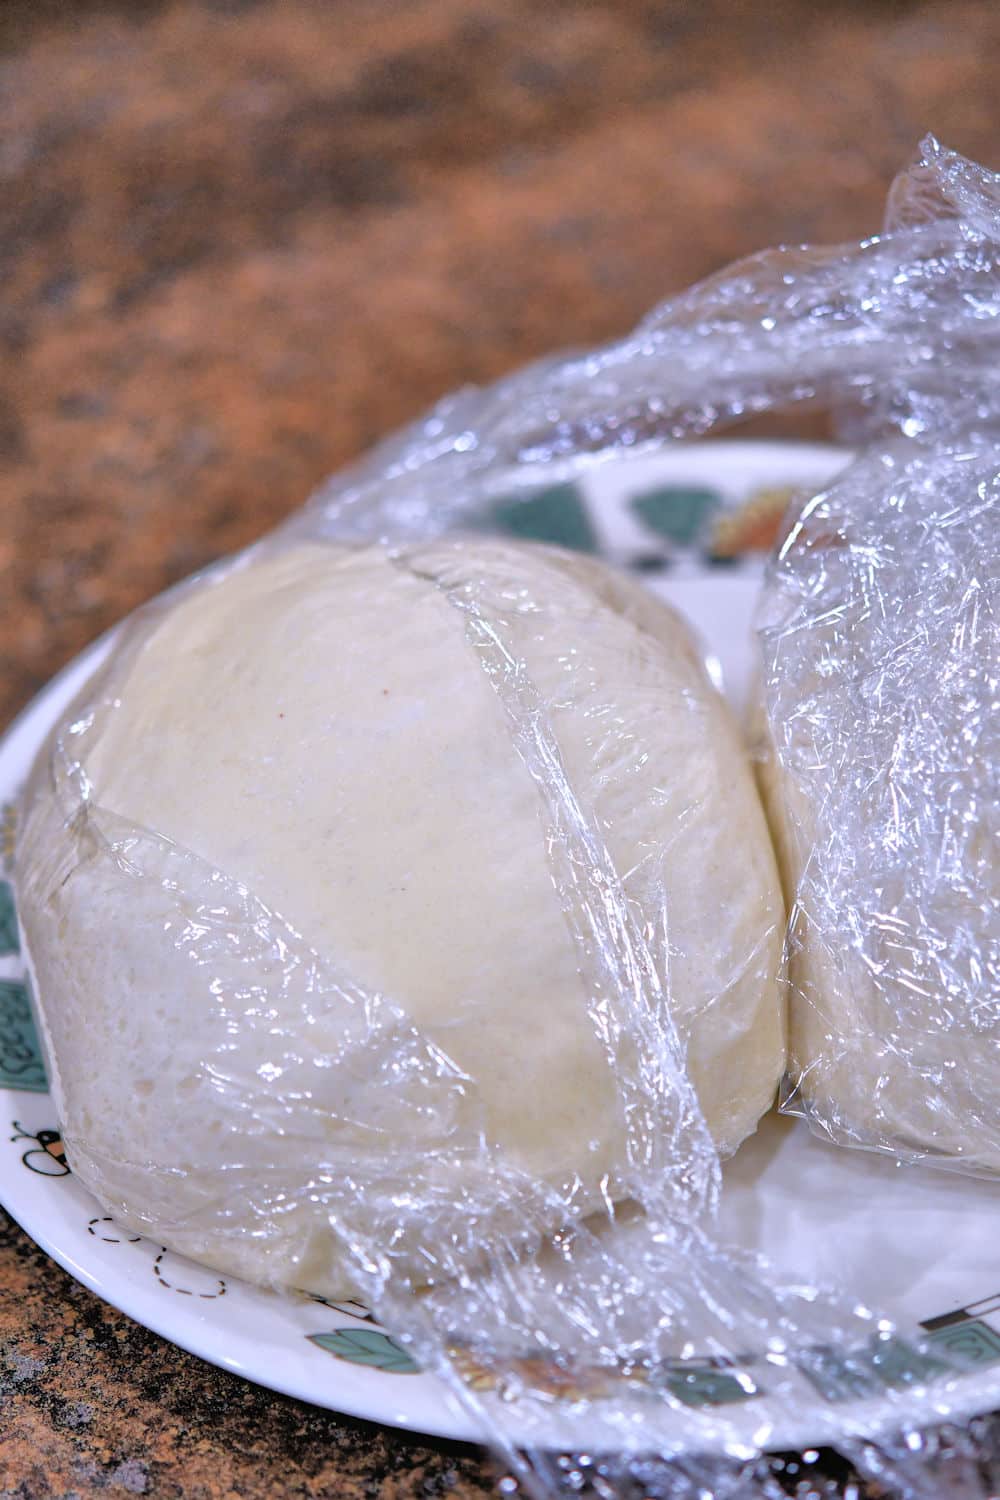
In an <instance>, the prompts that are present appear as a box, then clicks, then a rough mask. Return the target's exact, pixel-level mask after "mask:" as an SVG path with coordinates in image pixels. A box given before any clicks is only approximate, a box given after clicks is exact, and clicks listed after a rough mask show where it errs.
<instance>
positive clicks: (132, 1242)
mask: <svg viewBox="0 0 1000 1500" xmlns="http://www.w3.org/2000/svg"><path fill="white" fill-rule="evenodd" d="M845 459H846V455H845V454H844V453H843V452H841V451H839V450H836V449H831V448H826V447H817V446H813V445H800V444H773V443H744V442H729V443H705V444H701V445H698V446H694V447H691V448H677V449H673V450H671V451H668V452H664V453H661V454H658V455H657V456H655V457H641V458H632V459H624V460H622V461H621V462H619V463H615V464H611V465H608V466H604V467H601V468H599V469H596V470H594V471H593V472H592V473H590V474H589V475H588V476H587V477H586V478H585V479H584V480H582V481H580V482H579V483H578V484H577V485H576V486H575V487H574V486H559V487H557V488H556V489H555V490H553V489H552V488H547V487H546V486H545V484H544V481H543V480H540V482H539V490H538V494H537V496H535V497H534V498H533V499H532V500H531V501H530V502H529V503H528V505H527V506H523V505H522V506H521V507H520V508H517V509H515V508H514V507H513V506H512V507H510V508H509V509H508V508H507V507H505V506H503V505H500V506H499V507H498V508H497V517H496V519H497V523H498V524H499V525H500V526H501V527H503V528H504V529H506V530H513V531H516V532H518V533H520V534H522V535H524V534H529V535H534V536H540V537H544V538H548V539H551V540H557V541H563V542H567V543H571V544H575V545H582V546H586V547H588V548H590V549H591V550H595V551H598V552H601V553H603V554H604V555H606V556H607V557H609V558H611V559H612V560H614V561H616V562H618V563H621V564H623V565H625V566H627V567H630V568H633V569H635V570H636V571H638V572H640V573H641V574H642V576H643V577H644V578H645V580H646V581H647V582H648V584H649V586H650V587H651V588H652V589H653V590H654V591H655V592H657V593H658V594H661V595H662V596H663V597H665V598H667V599H669V600H671V601H672V602H673V603H675V604H677V605H678V606H679V607H680V608H681V609H682V610H683V611H684V612H685V613H686V614H687V615H688V616H689V618H691V619H692V620H693V622H694V624H695V625H696V626H697V628H698V629H699V630H700V631H701V633H702V636H703V637H704V639H705V641H706V643H707V645H708V647H709V649H710V651H711V652H712V653H714V655H715V656H716V657H717V659H718V662H719V664H720V666H721V671H722V674H723V677H724V680H725V685H726V689H727V691H728V692H729V693H730V694H731V696H732V697H733V698H734V700H735V701H736V702H737V703H742V702H743V701H744V699H745V695H746V692H747V686H748V680H749V672H750V661H751V655H750V652H751V634H750V620H751V615H752V611H753V607H754V602H755V598H756V594H757V590H758V586H759V580H760V573H761V566H762V553H761V552H760V551H757V550H755V549H754V542H755V541H756V543H757V544H759V545H766V543H767V541H768V539H769V536H770V535H772V534H773V532H774V530H775V529H776V526H777V524H778V517H779V516H780V514H781V512H782V510H783V508H784V505H785V503H786V502H787V500H788V499H789V497H790V493H791V491H793V490H797V489H804V490H810V491H812V490H815V489H818V488H820V487H822V485H823V484H825V483H826V482H827V480H828V479H829V478H830V477H831V476H832V475H833V474H834V473H835V472H836V470H837V469H838V468H839V467H840V466H841V465H842V464H843V463H844V462H845ZM106 649H107V641H104V642H98V643H97V645H96V646H94V647H92V648H91V649H90V650H89V651H88V652H86V653H85V654H84V655H83V656H82V657H80V658H79V659H78V660H77V661H76V662H74V663H73V664H72V665H71V666H70V667H69V668H67V669H66V671H64V672H63V673H61V674H60V675H59V676H58V677H57V678H56V679H55V680H54V681H53V682H52V683H51V684H50V685H49V687H48V688H47V689H46V690H45V691H44V692H43V693H42V694H41V695H40V696H39V697H38V699H36V701H35V702H34V703H33V704H32V705H31V707H30V708H29V709H28V710H27V711H26V712H25V713H24V714H23V715H22V716H21V718H20V719H19V720H18V721H17V722H16V723H15V724H14V725H13V726H12V728H11V729H10V730H9V731H8V733H7V735H6V736H5V738H4V739H3V741H2V742H0V807H2V809H3V822H2V824H0V839H2V843H0V861H2V863H0V1199H2V1201H3V1203H4V1205H5V1207H6V1208H7V1209H8V1210H9V1212H10V1213H11V1214H12V1215H13V1216H14V1218H16V1219H17V1220H18V1222H19V1223H20V1224H21V1225H22V1226H23V1227H24V1228H25V1229H26V1230H27V1232H28V1233H29V1234H30V1235H31V1236H32V1237H33V1238H34V1239H35V1240H36V1241H37V1242H38V1244H39V1245H40V1246H41V1247H42V1248H43V1249H44V1250H46V1251H47V1252H48V1253H49V1254H50V1255H51V1256H53V1258H54V1259H55V1260H57V1261H58V1262H59V1263H60V1264H61V1265H62V1266H63V1267H65V1269H66V1270H68V1271H69V1272H70V1273H71V1274H72V1275H73V1276H75V1277H77V1278H78V1279H79V1280H80V1281H82V1282H83V1283H84V1284H85V1285H86V1286H88V1287H90V1289H91V1290H92V1291H94V1292H96V1293H97V1295H98V1296H100V1297H103V1298H104V1299H105V1300H106V1301H107V1302H110V1303H112V1304H113V1305H114V1306H116V1307H119V1308H121V1309H122V1310H123V1311H124V1312H126V1313H127V1314H129V1316H131V1317H133V1318H135V1319H136V1321H137V1322H139V1323H142V1324H144V1325H145V1326H146V1327H147V1328H150V1329H152V1330H153V1331H154V1332H156V1333H159V1334H162V1335H163V1337H164V1338H167V1339H170V1340H171V1341H172V1342H173V1343H175V1344H179V1345H180V1346H181V1347H182V1348H184V1349H188V1350H190V1351H191V1352H192V1353H195V1354H198V1355H200V1356H201V1357H202V1358H204V1359H207V1360H209V1361H211V1362H212V1363H214V1364H217V1365H221V1366H224V1367H225V1368H227V1369H230V1370H233V1371H235V1372H236V1373H237V1374H240V1375H243V1376H245V1377H246V1378H247V1379H249V1380H254V1381H257V1382H258V1383H260V1384H261V1385H265V1386H269V1387H271V1388H272V1389H274V1390H278V1391H283V1392H286V1393H287V1394H289V1395H292V1396H297V1397H301V1398H302V1399H304V1400H307V1401H311V1402H314V1403H316V1404H318V1405H320V1406H326V1407H330V1408H332V1409H333V1410H336V1411H342V1412H346V1413H350V1414H352V1415H355V1416H359V1417H366V1418H369V1419H371V1420H373V1421H376V1422H383V1423H389V1424H393V1425H395V1426H400V1427H408V1428H413V1429H416V1430H418V1431H421V1432H427V1433H434V1434H438V1435H441V1436H445V1437H451V1438H476V1437H477V1436H478V1435H479V1434H478V1432H477V1430H476V1429H475V1427H474V1426H473V1425H472V1424H471V1422H470V1419H469V1417H468V1416H467V1415H466V1414H465V1413H464V1412H462V1411H460V1410H458V1408H457V1407H456V1406H455V1405H454V1404H453V1402H452V1400H451V1398H450V1397H449V1395H448V1393H447V1392H446V1391H445V1390H444V1388H443V1387H442V1386H441V1385H440V1384H439V1383H438V1381H437V1380H436V1379H434V1378H432V1377H431V1376H428V1375H424V1374H423V1373H421V1372H420V1371H418V1370H417V1369H416V1368H415V1367H414V1365H413V1363H412V1361H411V1360H410V1359H409V1357H408V1356H407V1354H406V1353H405V1352H404V1351H403V1350H401V1349H400V1348H398V1347H397V1346H396V1345H395V1344H394V1343H393V1342H392V1340H391V1339H390V1338H389V1337H388V1335H386V1334H385V1333H383V1332H382V1331H381V1330H380V1329H378V1328H377V1326H376V1325H375V1324H374V1323H373V1322H372V1321H371V1319H370V1318H369V1317H368V1315H367V1313H366V1311H365V1309H364V1308H361V1307H359V1306H357V1305H355V1304H339V1305H330V1304H326V1303H321V1302H318V1301H316V1300H313V1299H311V1298H309V1297H305V1296H279V1295H276V1294H273V1293H268V1292H264V1291H261V1290H259V1289H258V1288H256V1287H252V1286H248V1285H246V1284H244V1283H241V1282H238V1281H235V1280H232V1279H230V1278H226V1279H220V1278H219V1277H217V1276H216V1275H215V1274H214V1273H212V1272H209V1271H207V1270H205V1269H204V1268H202V1267H200V1266H197V1265H195V1264H193V1263H192V1262H190V1261H187V1260H184V1259H183V1258H181V1257H179V1256H176V1255H173V1254H171V1253H170V1252H166V1251H164V1250H163V1249H162V1247H161V1246H159V1245H156V1244H153V1243H151V1242H149V1241H147V1240H144V1239H134V1238H131V1237H129V1236H127V1235H126V1234H125V1233H124V1232H123V1231H121V1230H119V1229H118V1228H117V1227H116V1225H115V1224H114V1223H113V1221H112V1220H110V1219H108V1218H107V1217H105V1216H104V1215H103V1213H102V1210H101V1208H100V1207H99V1206H98V1204H97V1203H96V1202H95V1200H94V1199H93V1198H91V1197H90V1195H89V1194H88V1193H87V1192H86V1191H85V1190H84V1189H83V1188H82V1187H81V1186H80V1184H79V1183H78V1182H76V1181H75V1180H74V1178H73V1177H72V1175H71V1174H70V1172H69V1170H68V1168H67V1167H66V1165H65V1161H64V1158H63V1157H62V1153H61V1143H60V1142H59V1138H58V1121H57V1120H56V1119H55V1118H54V1113H53V1109H52V1105H51V1101H50V1099H49V1096H48V1093H47V1092H46V1085H45V1079H44V1073H43V1070H42V1066H41V1062H40V1059H39V1055H38V1051H37V1043H36V1041H35V1039H34V1033H33V1027H32V1023H31V1019H30V1010H29V1005H28V997H27V986H28V984H29V981H28V979H27V976H26V974H25V967H24V963H23V959H22V956H21V953H20V951H19V945H18V938H17V924H16V919H15V914H14V910H13V895H12V887H11V884H10V875H11V873H12V867H13V864H14V862H15V861H16V830H15V829H14V827H13V818H12V814H11V810H10V804H11V803H12V801H13V799H14V797H15V795H16V793H17V790H18V787H19V785H20V783H21V782H22V780H23V778H24V776H25V774H26V772H27V769H28V767H29V765H30V762H31V760H32V757H33V756H34V754H35V751H36V750H37V748H38V746H39V744H40V742H41V740H42V738H43V737H44V735H45V733H46V732H47V731H48V729H49V727H50V726H51V724H52V723H53V722H54V720H55V719H56V717H57V715H58V714H59V713H60V711H61V710H62V708H63V707H64V706H65V705H66V704H67V703H68V701H69V700H70V699H71V697H72V696H73V694H74V693H75V692H76V691H77V690H78V688H79V687H80V686H81V685H82V683H83V682H84V681H85V679H86V677H87V676H88V674H89V673H90V672H91V671H92V670H93V668H94V666H95V665H96V663H97V661H98V660H99V659H100V656H101V654H102V653H103V651H105V650H106ZM124 1087H127V1081H126V1080H123V1088H124ZM721 1230H722V1235H723V1238H724V1239H726V1240H728V1241H729V1242H731V1243H733V1244H737V1245H740V1246H743V1247H745V1248H748V1249H753V1250H759V1251H761V1252H763V1253H764V1254H765V1255H766V1256H767V1257H768V1258H769V1259H770V1260H771V1262H772V1263H773V1264H775V1265H777V1266H778V1267H779V1268H782V1269H787V1270H789V1271H798V1272H800V1273H803V1274H805V1275H807V1276H808V1277H809V1278H810V1279H814V1280H820V1281H827V1282H835V1283H839V1284H840V1285H842V1286H845V1287H846V1288H848V1289H849V1290H850V1291H851V1292H852V1293H853V1295H854V1296H855V1297H856V1298H857V1299H858V1300H860V1301H864V1302H866V1303H868V1304H869V1305H872V1306H875V1307H878V1308H879V1309H880V1310H882V1311H884V1312H885V1313H887V1314H888V1315H889V1316H890V1317H893V1318H894V1319H897V1320H898V1321H899V1322H901V1323H903V1324H909V1325H911V1326H912V1325H913V1324H915V1323H923V1324H924V1327H925V1328H926V1329H927V1330H928V1332H929V1335H930V1337H931V1339H932V1340H933V1341H934V1342H935V1343H937V1344H939V1345H940V1346H941V1348H942V1351H943V1352H944V1353H946V1354H947V1355H949V1356H950V1357H951V1358H952V1359H953V1360H954V1359H957V1360H958V1361H959V1362H960V1364H961V1366H962V1367H963V1370H964V1373H962V1374H961V1375H960V1376H959V1377H958V1378H957V1379H956V1378H955V1377H954V1376H953V1375H952V1376H950V1377H949V1379H948V1382H947V1383H946V1384H939V1385H938V1386H937V1387H936V1386H935V1383H934V1378H933V1377H931V1378H929V1380H928V1383H927V1385H926V1387H921V1388H920V1389H919V1390H914V1391H912V1392H911V1393H910V1395H909V1396H908V1398H907V1415H908V1417H909V1418H910V1419H911V1420H926V1421H928V1422H929V1421H932V1420H934V1419H935V1418H938V1417H945V1416H948V1415H956V1416H969V1415H972V1414H974V1413H977V1412H982V1411H987V1410H991V1409H994V1408H998V1407H1000V1190H998V1189H996V1188H994V1187H992V1186H991V1185H989V1184H985V1183H982V1182H974V1181H971V1180H966V1179H963V1178H960V1177H957V1176H951V1175H949V1174H945V1173H935V1172H932V1171H930V1170H925V1169H919V1168H907V1169H902V1168H899V1167H897V1166H896V1165H895V1164H894V1163H893V1162H891V1161H889V1160H887V1159H884V1158H878V1157H874V1156H869V1155H867V1154H864V1153H860V1152H851V1151H843V1150H839V1149H837V1148H834V1147H831V1146H828V1145H825V1144H823V1143H822V1142H820V1141H818V1140H816V1139H814V1138H812V1137H811V1136H810V1135H809V1133H808V1131H807V1130H806V1129H805V1128H804V1126H802V1125H801V1124H800V1123H799V1122H797V1121H787V1120H777V1119H775V1120H771V1121H768V1122H767V1123H766V1124H765V1126H764V1127H762V1129H761V1130H760V1131H759V1132H758V1133H757V1135H756V1136H755V1137H754V1138H753V1139H752V1140H751V1141H749V1142H748V1143H747V1144H746V1145H745V1146H744V1147H743V1149H742V1150H741V1151H740V1152H739V1154H738V1155H737V1157H736V1158H735V1159H734V1161H733V1162H732V1163H730V1164H729V1166H728V1167H727V1170H726V1190H725V1193H724V1197H723V1207H722V1225H721ZM708 1375H709V1378H708V1379H707V1380H706V1384H705V1393H704V1399H705V1404H712V1403H713V1402H714V1401H715V1400H716V1399H717V1398H718V1397H719V1388H720V1381H719V1378H718V1374H717V1372H714V1373H713V1372H708ZM911 1398H912V1399H911ZM831 1402H832V1404H831ZM898 1410H899V1407H898V1404H897V1403H894V1402H892V1401H891V1400H889V1399H887V1397H886V1396H885V1395H884V1394H883V1395H882V1396H879V1395H877V1394H874V1395H870V1396H868V1397H866V1398H864V1399H860V1400H859V1399H853V1398H847V1399H844V1400H841V1399H840V1397H839V1395H838V1393H837V1392H836V1391H833V1392H831V1391H829V1390H827V1391H826V1393H825V1394H821V1393H819V1392H817V1395H816V1400H815V1403H814V1405H812V1406H810V1405H809V1403H808V1402H807V1403H805V1404H804V1406H803V1408H802V1409H801V1410H800V1411H799V1412H798V1414H797V1416H796V1419H795V1420H794V1421H790V1420H788V1419H787V1417H784V1416H783V1415H782V1414H781V1413H780V1412H778V1413H774V1412H770V1411H767V1409H766V1398H765V1397H761V1398H758V1399H750V1400H746V1401H745V1402H744V1403H743V1405H742V1406H738V1407H734V1406H732V1405H727V1411H726V1417H727V1425H728V1427H729V1429H730V1431H731V1432H732V1431H733V1430H734V1429H735V1430H742V1431H743V1432H744V1434H745V1437H746V1440H747V1442H748V1443H752V1442H754V1441H756V1440H757V1439H758V1437H759V1435H760V1434H761V1433H762V1431H763V1432H766V1434H767V1439H766V1440H767V1442H768V1444H769V1446H771V1447H773V1448H802V1447H806V1446H808V1445H815V1444H819V1443H822V1442H823V1441H824V1440H827V1439H829V1438H830V1437H831V1436H832V1435H833V1434H834V1433H835V1432H836V1430H837V1428H838V1427H839V1426H840V1424H841V1422H842V1421H843V1419H844V1417H846V1416H850V1418H851V1419H852V1420H853V1421H855V1422H856V1423H858V1425H859V1427H860V1428H861V1429H863V1430H869V1431H874V1430H875V1429H876V1428H878V1427H879V1426H881V1425H883V1424H885V1423H886V1422H888V1421H891V1420H892V1414H893V1412H894V1411H896V1412H898ZM678 1421H679V1422H683V1414H682V1413H681V1414H680V1415H679V1417H678ZM678 1438H679V1440H680V1441H683V1432H682V1431H679V1433H678ZM692 1440H694V1439H693V1438H692Z"/></svg>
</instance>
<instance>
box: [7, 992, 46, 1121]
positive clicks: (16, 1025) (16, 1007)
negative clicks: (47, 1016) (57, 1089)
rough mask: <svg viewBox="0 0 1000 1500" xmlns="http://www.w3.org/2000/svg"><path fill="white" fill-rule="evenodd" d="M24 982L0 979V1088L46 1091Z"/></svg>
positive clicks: (43, 1072)
mask: <svg viewBox="0 0 1000 1500" xmlns="http://www.w3.org/2000/svg"><path fill="white" fill-rule="evenodd" d="M48 1086H49V1085H48V1081H47V1079H46V1077H45V1064H44V1063H43V1062H42V1049H41V1048H40V1047H39V1045H38V1035H37V1033H36V1031H35V1022H34V1019H33V1018H32V1014H31V1001H30V999H29V996H28V988H27V985H26V984H22V983H20V982H19V981H18V980H14V979H0V1087H3V1088H8V1089H28V1090H30V1092H31V1093H33V1094H44V1093H46V1092H47V1091H48Z"/></svg>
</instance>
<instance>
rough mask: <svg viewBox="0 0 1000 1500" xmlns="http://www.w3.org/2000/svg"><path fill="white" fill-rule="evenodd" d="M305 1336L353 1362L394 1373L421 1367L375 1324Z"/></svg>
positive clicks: (405, 1372)
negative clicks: (370, 1326)
mask: <svg viewBox="0 0 1000 1500" xmlns="http://www.w3.org/2000/svg"><path fill="white" fill-rule="evenodd" d="M306 1337H307V1338H308V1339H309V1340H310V1341H311V1342H312V1343H314V1344H318V1345H319V1347H320V1348H321V1349H325V1350H326V1351H327V1353H328V1354H335V1355H336V1356H337V1358H338V1359H346V1360H347V1361H348V1362H349V1363H350V1364H352V1365H367V1366H368V1367H369V1368H371V1369H375V1370H385V1371H386V1372H387V1373H388V1374H391V1375H416V1374H418V1373H419V1370H420V1366H419V1365H418V1364H417V1362H416V1360H415V1359H413V1358H412V1356H411V1355H409V1354H407V1352H406V1350H405V1349H403V1348H401V1347H400V1346H399V1344H397V1343H396V1341H395V1340H394V1339H391V1338H390V1337H389V1335H388V1334H387V1333H380V1332H379V1331H378V1329H376V1328H336V1329H334V1331H333V1332H332V1333H310V1334H307V1335H306Z"/></svg>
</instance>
